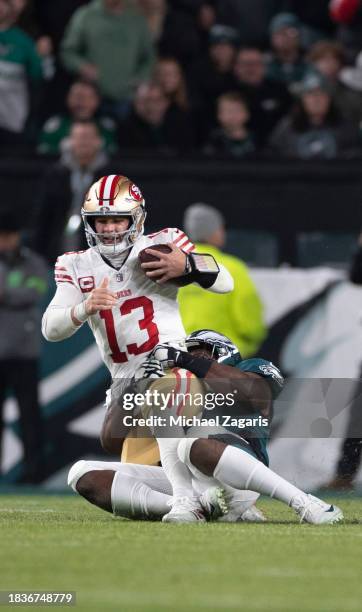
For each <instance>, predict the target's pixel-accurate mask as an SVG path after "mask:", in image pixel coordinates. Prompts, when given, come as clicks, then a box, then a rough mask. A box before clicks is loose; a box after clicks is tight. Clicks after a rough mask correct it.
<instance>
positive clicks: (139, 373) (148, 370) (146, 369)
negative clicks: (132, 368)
mask: <svg viewBox="0 0 362 612" xmlns="http://www.w3.org/2000/svg"><path fill="white" fill-rule="evenodd" d="M163 376H165V372H164V371H163V367H162V364H161V363H160V362H159V361H157V359H153V358H152V357H148V358H147V359H145V361H143V362H142V363H141V364H140V366H139V367H138V368H137V370H136V372H135V374H134V376H133V381H134V383H135V385H136V386H137V391H138V392H139V393H144V392H145V391H146V389H147V387H148V386H149V385H150V384H151V382H152V381H153V380H155V379H156V378H162V377H163Z"/></svg>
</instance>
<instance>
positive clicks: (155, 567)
mask: <svg viewBox="0 0 362 612" xmlns="http://www.w3.org/2000/svg"><path fill="white" fill-rule="evenodd" d="M329 499H331V500H332V498H329ZM0 500H1V507H0V550H1V553H0V555H1V557H0V561H1V572H0V589H1V590H19V589H22V590H39V589H43V590H48V591H53V590H54V591H64V590H67V591H70V590H73V591H77V606H76V608H73V609H76V610H82V611H83V610H97V611H98V610H99V611H100V612H101V611H103V610H114V611H116V610H117V611H118V612H133V611H141V610H142V611H147V612H150V611H152V612H158V611H166V610H167V611H170V612H171V611H183V612H184V611H194V610H204V611H206V610H207V611H214V610H215V611H216V610H217V611H222V610H242V611H243V612H249V611H254V610H261V611H263V612H268V611H274V610H275V611H278V612H282V611H288V612H289V611H290V612H292V611H293V612H299V611H302V610H303V611H313V612H348V611H354V610H356V611H357V610H361V601H362V589H361V583H362V529H361V525H362V499H361V498H357V497H356V498H353V497H348V498H339V499H338V500H334V501H337V505H340V506H341V507H342V508H343V510H344V512H345V516H346V521H345V522H344V523H343V524H338V525H335V526H325V527H318V526H312V525H305V524H304V525H299V524H298V523H297V522H296V519H295V518H294V514H293V513H292V512H291V511H290V510H289V509H288V508H285V507H284V506H283V505H282V504H279V503H277V502H271V501H269V500H265V501H262V502H261V503H260V507H261V508H262V509H263V510H264V511H265V513H266V514H267V516H268V519H270V522H268V523H266V524H262V525H260V524H259V525H251V524H241V523H239V524H233V525H225V524H206V525H205V524H203V525H164V524H158V523H145V522H131V521H126V520H119V519H113V518H112V517H111V516H110V515H108V514H106V513H103V512H102V511H100V510H97V509H96V508H94V507H92V506H90V505H88V504H87V503H86V502H84V501H83V500H82V499H78V498H77V497H75V496H64V497H62V496H46V495H42V496H40V495H39V496H36V495H34V496H33V495H29V496H13V495H11V496H10V495H2V496H1V497H0ZM2 609H10V607H9V608H5V607H2ZM32 609H34V608H33V607H32ZM70 609H72V608H70Z"/></svg>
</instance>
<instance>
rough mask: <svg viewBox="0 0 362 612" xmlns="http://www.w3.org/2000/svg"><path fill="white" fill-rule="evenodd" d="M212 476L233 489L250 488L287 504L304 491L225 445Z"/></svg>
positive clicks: (247, 454) (243, 452)
mask: <svg viewBox="0 0 362 612" xmlns="http://www.w3.org/2000/svg"><path fill="white" fill-rule="evenodd" d="M214 477H215V478H217V479H218V480H220V481H221V482H222V483H225V484H227V485H229V486H230V487H233V488H234V489H251V490H252V491H257V492H258V493H261V494H262V495H269V497H274V498H275V499H278V500H279V501H282V502H284V503H286V504H288V505H290V502H291V501H292V499H293V497H296V496H301V495H302V496H305V493H304V492H303V491H301V490H300V489H298V488H297V487H295V486H294V485H292V484H290V482H288V481H287V480H285V479H284V478H282V477H281V476H278V474H276V473H275V472H273V471H272V470H270V469H269V468H268V467H266V466H265V465H264V464H263V463H262V462H261V461H259V460H258V459H255V457H252V456H251V455H249V453H246V452H245V451H243V450H241V449H239V448H235V447H233V446H227V447H226V448H225V450H224V452H223V454H222V456H221V457H220V460H219V463H218V464H217V466H216V468H215V470H214Z"/></svg>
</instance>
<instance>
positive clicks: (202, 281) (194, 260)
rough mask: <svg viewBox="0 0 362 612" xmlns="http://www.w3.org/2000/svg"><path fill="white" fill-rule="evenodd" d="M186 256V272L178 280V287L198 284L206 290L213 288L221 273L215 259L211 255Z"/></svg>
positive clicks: (196, 254)
mask: <svg viewBox="0 0 362 612" xmlns="http://www.w3.org/2000/svg"><path fill="white" fill-rule="evenodd" d="M185 255H186V265H185V272H184V274H183V276H179V277H178V278H177V285H178V286H179V287H184V286H185V285H190V284H191V283H198V284H199V285H200V286H201V287H203V288H204V289H208V288H209V287H212V285H213V284H214V283H215V281H216V279H217V277H218V274H219V272H220V268H219V266H218V264H217V262H216V260H215V258H214V257H213V256H212V255H210V254H209V253H185Z"/></svg>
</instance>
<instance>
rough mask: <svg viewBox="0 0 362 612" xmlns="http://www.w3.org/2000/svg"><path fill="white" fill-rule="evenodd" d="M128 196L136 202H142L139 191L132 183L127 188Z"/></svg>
mask: <svg viewBox="0 0 362 612" xmlns="http://www.w3.org/2000/svg"><path fill="white" fill-rule="evenodd" d="M129 195H130V196H131V197H132V198H133V199H134V200H137V202H141V200H143V195H142V193H141V190H140V189H139V187H137V185H135V184H134V183H132V185H130V187H129Z"/></svg>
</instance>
